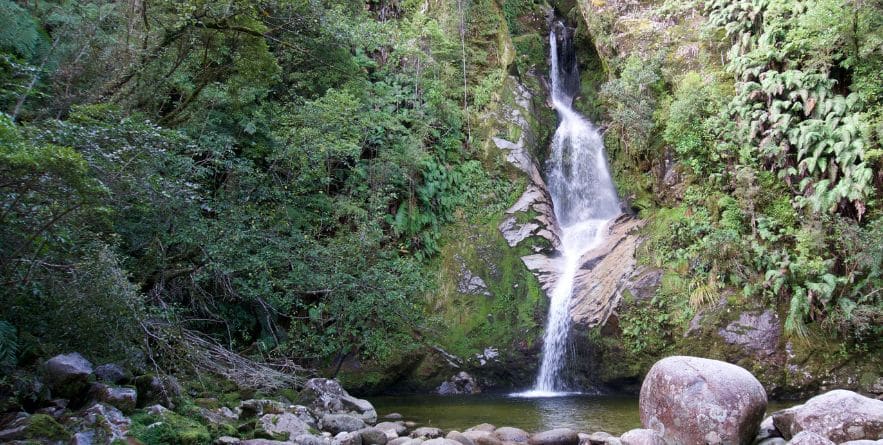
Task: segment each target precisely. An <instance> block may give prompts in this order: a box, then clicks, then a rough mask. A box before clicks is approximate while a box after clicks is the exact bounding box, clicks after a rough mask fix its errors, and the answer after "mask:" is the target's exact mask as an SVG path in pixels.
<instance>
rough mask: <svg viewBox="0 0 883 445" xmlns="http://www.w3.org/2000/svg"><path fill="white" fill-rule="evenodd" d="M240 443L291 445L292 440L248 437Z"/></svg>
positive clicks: (245, 444) (249, 444)
mask: <svg viewBox="0 0 883 445" xmlns="http://www.w3.org/2000/svg"><path fill="white" fill-rule="evenodd" d="M239 443H240V444H242V445H291V442H283V441H281V440H270V439H248V440H243V441H242V442H239Z"/></svg>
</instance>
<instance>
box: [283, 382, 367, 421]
mask: <svg viewBox="0 0 883 445" xmlns="http://www.w3.org/2000/svg"><path fill="white" fill-rule="evenodd" d="M299 403H301V404H303V405H305V406H306V407H307V409H309V410H310V412H311V413H312V414H313V415H314V416H315V417H317V418H319V417H322V415H324V414H351V415H354V416H356V417H358V418H360V419H362V420H363V421H365V422H366V423H370V424H374V423H375V422H377V411H376V410H375V409H374V406H373V405H371V402H368V401H367V400H363V399H357V398H355V397H353V396H351V395H349V393H348V392H346V390H344V389H343V388H342V387H341V386H340V382H338V381H337V380H333V379H322V378H315V379H310V380H308V381H307V383H306V385H304V389H303V390H301V392H300V396H299Z"/></svg>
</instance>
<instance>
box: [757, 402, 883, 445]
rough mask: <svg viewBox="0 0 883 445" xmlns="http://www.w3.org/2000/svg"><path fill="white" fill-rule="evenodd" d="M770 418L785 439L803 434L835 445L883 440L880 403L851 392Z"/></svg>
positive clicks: (882, 406) (776, 414) (881, 404)
mask: <svg viewBox="0 0 883 445" xmlns="http://www.w3.org/2000/svg"><path fill="white" fill-rule="evenodd" d="M772 417H773V423H774V424H775V425H776V429H777V430H779V432H781V433H782V436H784V437H785V438H786V439H790V438H792V437H796V435H797V434H798V433H800V432H802V431H809V432H813V433H816V434H819V435H821V436H823V437H826V438H827V439H829V440H831V441H834V442H837V443H840V442H846V441H849V440H861V439H874V440H876V439H879V438H881V437H883V401H881V400H875V399H872V398H869V397H865V396H862V395H859V394H856V393H854V392H852V391H846V390H835V391H830V392H826V393H824V394H821V395H818V396H815V397H813V398H811V399H809V400H808V401H807V402H806V403H804V404H803V405H798V406H795V407H792V408H788V409H784V410H781V411H776V412H774V413H773V416H772Z"/></svg>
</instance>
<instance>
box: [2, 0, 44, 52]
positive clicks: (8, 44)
mask: <svg viewBox="0 0 883 445" xmlns="http://www.w3.org/2000/svg"><path fill="white" fill-rule="evenodd" d="M42 44H43V38H42V36H41V35H40V31H39V28H38V27H37V23H36V21H35V20H34V19H33V17H31V15H30V14H28V12H27V11H26V10H25V9H23V8H22V7H21V6H19V5H18V4H16V3H15V2H14V1H12V0H2V1H0V50H2V51H3V52H10V53H13V54H15V55H17V56H18V57H21V58H23V59H25V60H31V59H33V58H34V57H35V56H36V55H37V53H38V51H39V50H40V47H41V45H42Z"/></svg>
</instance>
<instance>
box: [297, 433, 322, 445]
mask: <svg viewBox="0 0 883 445" xmlns="http://www.w3.org/2000/svg"><path fill="white" fill-rule="evenodd" d="M291 440H292V441H293V442H294V443H296V444H298V445H323V444H324V443H325V440H326V439H323V438H321V437H317V436H314V435H312V434H301V435H299V436H297V437H295V438H293V439H291Z"/></svg>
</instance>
